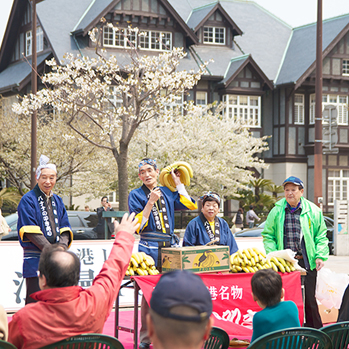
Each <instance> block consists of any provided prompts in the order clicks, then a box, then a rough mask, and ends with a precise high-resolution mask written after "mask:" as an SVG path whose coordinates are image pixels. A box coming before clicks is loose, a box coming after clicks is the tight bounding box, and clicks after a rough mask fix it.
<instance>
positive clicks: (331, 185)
mask: <svg viewBox="0 0 349 349" xmlns="http://www.w3.org/2000/svg"><path fill="white" fill-rule="evenodd" d="M345 171H346V172H348V170H345ZM331 172H338V174H339V176H335V175H334V174H333V173H332V176H331V175H330V174H331ZM327 183H328V205H329V206H333V205H334V200H348V198H349V174H347V177H344V170H339V169H332V170H329V175H328V178H327Z"/></svg>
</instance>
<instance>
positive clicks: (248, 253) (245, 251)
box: [242, 249, 251, 259]
mask: <svg viewBox="0 0 349 349" xmlns="http://www.w3.org/2000/svg"><path fill="white" fill-rule="evenodd" d="M242 253H244V254H245V255H246V257H247V258H248V259H251V255H250V252H248V250H247V249H245V250H243V251H242Z"/></svg>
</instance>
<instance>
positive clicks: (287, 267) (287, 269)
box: [285, 265, 291, 273]
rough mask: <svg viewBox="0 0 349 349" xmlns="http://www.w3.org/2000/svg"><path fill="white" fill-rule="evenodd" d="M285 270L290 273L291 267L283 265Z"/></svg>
mask: <svg viewBox="0 0 349 349" xmlns="http://www.w3.org/2000/svg"><path fill="white" fill-rule="evenodd" d="M285 270H286V271H287V272H288V273H290V272H291V268H290V267H289V266H288V265H285Z"/></svg>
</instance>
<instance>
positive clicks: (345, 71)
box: [342, 59, 349, 76]
mask: <svg viewBox="0 0 349 349" xmlns="http://www.w3.org/2000/svg"><path fill="white" fill-rule="evenodd" d="M342 75H344V76H349V59H343V60H342Z"/></svg>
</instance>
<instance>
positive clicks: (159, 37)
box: [103, 26, 172, 51]
mask: <svg viewBox="0 0 349 349" xmlns="http://www.w3.org/2000/svg"><path fill="white" fill-rule="evenodd" d="M141 33H142V34H141V35H139V36H138V37H139V39H138V40H139V42H137V38H136V35H135V33H134V32H132V31H131V30H129V29H120V30H116V29H115V28H110V27H107V26H105V27H104V28H103V45H104V46H105V47H119V48H128V47H132V46H137V45H139V48H140V49H144V50H155V51H168V50H171V49H172V33H168V32H161V31H149V30H146V31H141Z"/></svg>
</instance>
